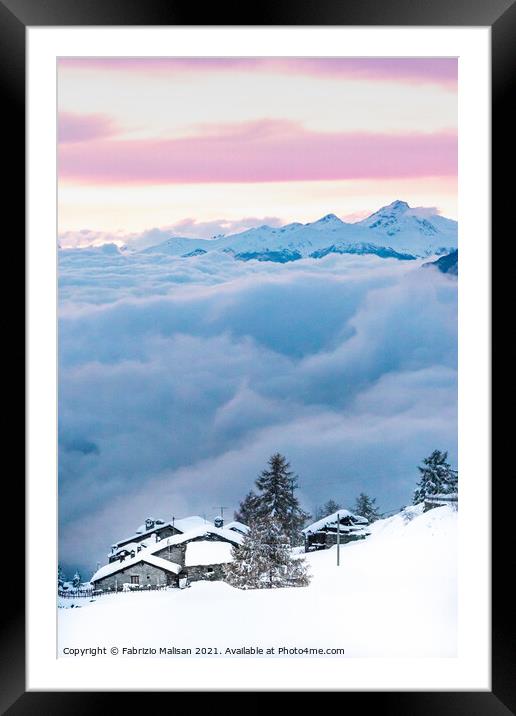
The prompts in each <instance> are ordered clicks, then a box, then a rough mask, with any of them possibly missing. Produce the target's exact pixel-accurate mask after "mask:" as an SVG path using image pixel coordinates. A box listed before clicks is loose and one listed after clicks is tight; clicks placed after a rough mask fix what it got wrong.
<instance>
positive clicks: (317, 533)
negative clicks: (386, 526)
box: [302, 510, 370, 552]
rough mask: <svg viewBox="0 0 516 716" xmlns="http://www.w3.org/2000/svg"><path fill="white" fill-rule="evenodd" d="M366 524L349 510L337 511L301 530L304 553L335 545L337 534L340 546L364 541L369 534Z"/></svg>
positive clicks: (364, 519)
mask: <svg viewBox="0 0 516 716" xmlns="http://www.w3.org/2000/svg"><path fill="white" fill-rule="evenodd" d="M368 524H369V522H368V521H367V520H366V518H365V517H362V516H361V515H354V514H353V513H352V512H350V511H349V510H338V511H337V512H334V513H333V514H331V515H328V516H327V517H323V518H322V519H320V520H317V522H314V523H312V524H311V525H308V527H305V528H304V530H302V532H303V536H304V540H305V552H312V551H315V550H318V549H328V548H329V547H333V545H335V544H337V533H340V534H339V539H340V544H346V543H347V542H354V541H355V540H359V539H365V537H367V536H368V535H369V534H370V532H368V530H367V526H368Z"/></svg>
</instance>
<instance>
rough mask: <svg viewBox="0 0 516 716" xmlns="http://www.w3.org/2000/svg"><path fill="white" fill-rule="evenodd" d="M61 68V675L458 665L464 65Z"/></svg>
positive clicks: (413, 60) (271, 61)
mask: <svg viewBox="0 0 516 716" xmlns="http://www.w3.org/2000/svg"><path fill="white" fill-rule="evenodd" d="M171 50H173V48H171ZM56 72H57V78H56V82H57V109H56V111H57V144H58V146H57V224H58V235H57V242H58V246H57V262H58V263H57V266H58V268H57V280H58V309H57V310H58V340H57V347H58V366H57V367H58V399H57V400H58V490H57V493H58V494H57V510H58V521H59V522H58V541H59V547H58V569H57V574H56V594H55V599H56V601H57V657H58V660H65V659H74V658H77V657H82V656H107V657H109V658H115V657H116V658H118V659H120V658H124V657H128V658H129V657H134V656H142V657H150V658H155V659H169V660H172V661H173V660H174V659H177V658H178V657H182V658H184V657H189V658H190V657H191V658H192V659H194V658H199V659H200V658H204V659H220V658H221V657H225V658H231V657H243V656H252V657H256V658H264V659H271V658H272V659H275V658H277V659H282V658H287V657H288V658H292V657H300V658H302V657H311V658H317V659H320V660H322V661H321V668H324V661H323V660H324V659H328V658H331V659H333V660H335V659H342V660H346V659H354V658H359V657H370V658H371V657H372V658H378V657H382V658H384V657H385V658H398V657H403V658H410V659H418V658H420V657H424V658H450V659H453V658H456V657H457V656H458V633H459V621H460V613H459V605H458V563H459V560H458V543H459V536H460V535H459V530H458V524H459V515H460V507H459V482H460V478H459V471H460V470H459V464H458V455H459V452H458V380H459V375H458V308H457V307H458V283H459V281H460V279H459V246H458V227H459V224H458V219H459V214H458V145H459V142H460V133H459V124H458V59H457V57H452V56H450V57H442V56H441V57H411V56H403V57H392V56H391V57H350V56H343V57H303V56H265V55H263V56H260V57H251V56H245V57H243V56H227V57H221V56H219V57H208V56H206V57H204V56H197V57H184V56H181V57H178V56H173V52H171V56H169V57H167V56H159V57H157V56H136V55H135V56H109V57H106V56H101V55H98V56H96V55H91V56H77V57H75V56H71V55H68V56H63V57H58V58H57V68H56ZM461 237H462V234H461ZM461 477H462V472H461Z"/></svg>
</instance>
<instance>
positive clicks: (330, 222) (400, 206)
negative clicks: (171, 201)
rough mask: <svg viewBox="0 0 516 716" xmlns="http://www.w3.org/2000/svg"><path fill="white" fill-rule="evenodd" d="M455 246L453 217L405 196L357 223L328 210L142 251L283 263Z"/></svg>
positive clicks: (425, 252)
mask: <svg viewBox="0 0 516 716" xmlns="http://www.w3.org/2000/svg"><path fill="white" fill-rule="evenodd" d="M456 248H457V222H456V221H453V220H452V219H447V218H445V217H443V216H440V215H439V214H436V213H435V210H432V209H425V208H411V207H410V206H409V205H408V204H407V202H405V201H399V200H397V201H394V202H392V203H391V204H389V205H388V206H384V207H382V208H381V209H379V210H378V211H376V212H374V214H371V216H368V217H367V218H366V219H363V220H362V221H358V222H356V223H347V222H345V221H342V220H341V219H339V218H338V217H337V216H336V215H335V214H327V215H326V216H323V217H322V218H321V219H319V220H318V221H314V222H310V223H307V224H301V223H298V222H294V223H292V224H287V225H286V226H281V227H272V226H267V225H264V226H259V227H257V228H253V229H248V230H247V231H243V232H240V233H238V234H232V235H230V236H221V237H216V238H214V239H192V238H182V237H171V238H170V239H167V240H166V241H164V242H161V243H159V244H157V245H155V246H150V247H148V248H146V249H143V251H142V253H146V254H167V255H169V256H181V257H184V258H191V257H195V256H200V255H203V254H206V253H210V252H212V251H218V252H220V251H222V252H224V253H227V254H231V255H233V256H234V258H235V259H238V260H241V261H249V260H251V259H254V260H258V261H275V262H279V263H286V262H289V261H296V260H298V259H302V258H308V257H311V258H322V257H323V256H327V255H328V254H332V253H334V254H375V255H377V256H380V257H382V258H396V259H399V260H411V259H415V258H419V257H425V256H432V255H440V254H447V253H449V252H450V251H453V250H454V249H456Z"/></svg>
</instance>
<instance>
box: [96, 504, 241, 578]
mask: <svg viewBox="0 0 516 716" xmlns="http://www.w3.org/2000/svg"><path fill="white" fill-rule="evenodd" d="M189 519H192V523H195V522H194V520H193V518H186V519H185V520H183V522H184V523H186V524H188V523H187V520H189ZM199 519H200V520H202V524H199V525H198V526H197V527H194V528H192V529H190V530H188V531H187V532H183V533H182V534H177V535H171V536H170V537H165V538H164V539H162V540H159V542H153V543H152V544H148V546H147V547H145V548H142V549H141V550H140V551H139V552H138V553H137V554H136V555H135V556H134V557H131V558H129V559H124V561H123V562H119V561H116V562H111V563H110V564H106V565H105V566H104V567H101V568H100V569H99V570H97V572H95V574H94V575H93V577H92V581H93V580H97V579H102V577H106V576H108V575H109V574H114V573H115V572H117V571H119V570H121V569H125V568H126V567H128V566H129V567H131V566H132V565H134V564H137V563H138V562H142V561H143V562H149V557H152V558H153V559H157V560H159V562H160V564H156V566H162V567H163V569H165V568H166V567H165V566H163V565H168V566H170V564H173V562H169V561H168V560H166V559H162V558H161V557H155V556H154V553H155V552H160V551H161V550H162V549H165V547H169V546H172V545H175V544H182V543H183V542H188V541H189V540H194V539H199V538H201V537H208V536H209V535H211V536H212V537H218V538H219V543H220V541H223V542H224V541H225V542H226V543H231V545H233V544H236V545H240V544H241V543H242V540H243V536H242V535H241V534H240V533H239V532H236V531H234V530H228V529H227V528H226V527H215V526H214V525H212V524H211V523H210V522H205V521H204V520H203V519H202V518H201V517H200V518H199ZM183 526H185V525H184V524H183ZM205 541H206V542H208V541H210V540H208V539H207V540H205ZM211 541H212V542H214V543H215V544H216V541H215V540H211ZM141 544H142V543H141V542H140V543H138V546H141ZM231 545H229V546H231ZM149 564H153V562H149ZM213 564H215V562H213ZM175 566H176V567H178V569H181V567H179V566H178V565H175ZM172 571H173V570H172ZM176 574H177V572H176Z"/></svg>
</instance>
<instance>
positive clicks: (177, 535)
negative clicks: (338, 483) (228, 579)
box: [90, 509, 369, 592]
mask: <svg viewBox="0 0 516 716" xmlns="http://www.w3.org/2000/svg"><path fill="white" fill-rule="evenodd" d="M367 526H368V521H367V520H366V519H365V518H364V517H361V516H360V515H355V514H353V513H352V512H349V510H344V509H342V510H339V511H338V512H335V513H333V514H331V515H328V516H327V517H324V518H323V519H320V520H317V522H314V523H313V524H311V525H308V526H307V527H305V528H304V530H302V533H303V536H304V544H305V552H311V551H314V550H319V549H328V548H329V547H332V546H333V545H334V544H336V543H337V540H339V541H340V543H341V544H346V543H347V542H351V541H354V540H359V539H364V538H365V537H367V536H368V535H369V531H368V530H367ZM248 529H249V528H248V527H247V526H246V525H243V524H242V523H240V522H229V523H228V524H227V525H224V522H223V520H222V518H220V517H219V518H216V519H215V520H214V522H208V521H207V520H205V519H203V518H202V517H198V516H193V517H185V518H183V519H179V520H176V519H174V518H173V519H172V520H170V521H169V522H165V521H164V520H161V519H151V518H149V519H147V520H145V522H144V524H142V525H140V527H138V529H137V530H136V531H135V533H134V534H133V535H131V536H129V537H125V538H124V539H121V540H119V541H118V542H116V543H115V544H113V545H112V547H111V552H110V553H109V555H108V560H109V561H108V564H106V565H104V566H103V567H100V568H99V569H97V571H96V572H95V574H94V575H93V576H92V578H91V580H90V583H91V586H92V587H93V589H94V590H99V591H102V592H119V591H128V590H134V589H156V588H159V587H184V586H187V584H188V583H189V582H195V581H199V580H210V581H215V580H221V579H223V577H224V571H223V567H224V565H225V564H227V563H229V562H231V560H232V559H233V557H232V549H233V547H238V546H239V545H240V544H241V543H242V539H243V536H244V535H245V534H246V532H247V531H248Z"/></svg>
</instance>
